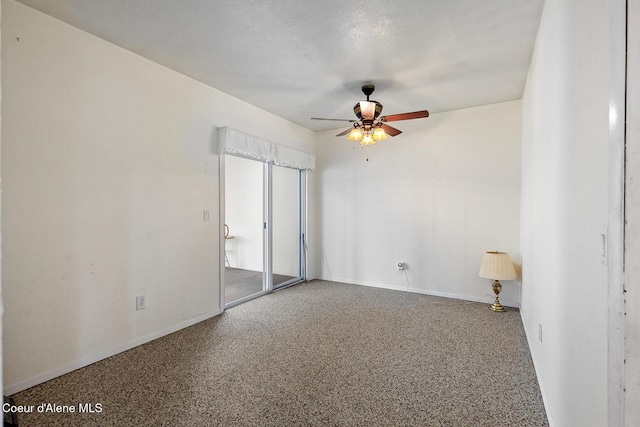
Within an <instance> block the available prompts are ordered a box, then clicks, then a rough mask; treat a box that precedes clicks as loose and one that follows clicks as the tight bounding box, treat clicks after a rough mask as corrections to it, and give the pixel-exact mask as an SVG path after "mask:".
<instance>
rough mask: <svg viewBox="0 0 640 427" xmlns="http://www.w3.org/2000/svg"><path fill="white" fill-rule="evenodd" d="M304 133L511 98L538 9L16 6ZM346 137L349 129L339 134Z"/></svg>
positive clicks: (76, 0) (137, 1)
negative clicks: (366, 89)
mask: <svg viewBox="0 0 640 427" xmlns="http://www.w3.org/2000/svg"><path fill="white" fill-rule="evenodd" d="M20 1H21V3H24V4H26V5H29V6H31V7H33V8H35V9H38V10H40V11H42V12H44V13H47V14H49V15H51V16H53V17H55V18H57V19H60V20H62V21H64V22H67V23H69V24H71V25H73V26H75V27H78V28H80V29H82V30H84V31H87V32H89V33H92V34H94V35H96V36H98V37H101V38H103V39H105V40H108V41H110V42H112V43H114V44H117V45H119V46H122V47H124V48H125V49H128V50H131V51H133V52H135V53H137V54H139V55H142V56H144V57H147V58H149V59H151V60H152V61H155V62H157V63H160V64H163V65H165V66H167V67H169V68H171V69H174V70H176V71H178V72H180V73H183V74H186V75H188V76H190V77H192V78H194V79H196V80H199V81H201V82H203V83H205V84H207V85H210V86H213V87H215V88H217V89H219V90H221V91H223V92H226V93H228V94H230V95H233V96H235V97H237V98H240V99H242V100H244V101H246V102H249V103H251V104H253V105H256V106H258V107H260V108H263V109H265V110H267V111H270V112H272V113H274V114H276V115H278V116H281V117H284V118H286V119H288V120H290V121H292V122H294V123H298V124H300V125H302V126H304V127H307V128H309V129H313V130H323V129H334V128H337V127H340V126H339V124H337V123H336V122H320V121H313V120H309V118H310V117H333V118H346V119H351V118H353V111H352V108H353V105H354V104H355V103H356V102H357V101H358V100H360V99H363V98H364V96H363V95H362V92H361V91H360V87H361V86H362V85H363V84H365V83H372V84H375V85H376V91H375V93H374V94H373V96H372V99H376V100H377V101H379V102H381V103H382V104H383V105H384V113H383V114H396V113H404V112H408V111H415V110H422V109H428V110H429V111H430V112H432V113H436V112H441V111H449V110H455V109H460V108H465V107H472V106H477V105H484V104H491V103H495V102H502V101H508V100H514V99H519V98H521V96H522V91H523V88H524V83H525V79H526V75H527V71H528V68H529V62H530V59H531V54H532V50H533V45H534V41H535V37H536V33H537V30H538V25H539V22H540V16H541V13H542V7H543V3H544V0H484V1H479V0H368V1H345V0H322V1H321V0H180V1H177V0H20ZM347 127H348V126H347Z"/></svg>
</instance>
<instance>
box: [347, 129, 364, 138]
mask: <svg viewBox="0 0 640 427" xmlns="http://www.w3.org/2000/svg"><path fill="white" fill-rule="evenodd" d="M362 138H363V136H362V131H361V130H360V128H357V127H355V128H353V129H352V130H351V133H349V140H350V141H361V140H362Z"/></svg>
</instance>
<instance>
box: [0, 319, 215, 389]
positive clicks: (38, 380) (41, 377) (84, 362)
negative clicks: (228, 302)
mask: <svg viewBox="0 0 640 427" xmlns="http://www.w3.org/2000/svg"><path fill="white" fill-rule="evenodd" d="M220 313H222V311H220V310H215V311H210V312H207V313H204V314H201V315H200V316H197V317H194V318H192V319H189V320H185V321H183V322H180V323H178V324H176V325H173V326H171V327H168V328H166V329H163V330H160V331H157V332H153V333H151V334H149V335H146V336H144V337H141V338H138V339H135V340H133V341H130V342H128V343H126V344H122V345H119V346H117V347H115V348H113V349H110V350H107V351H104V352H102V353H99V354H95V355H92V356H88V357H84V358H82V359H80V360H77V361H75V362H71V363H69V364H66V365H63V366H60V367H58V368H55V369H52V370H50V371H47V372H43V373H42V374H38V375H36V376H35V377H32V378H29V379H28V380H24V381H20V382H17V383H15V384H10V385H8V386H5V387H4V389H3V393H4V395H5V396H10V395H12V394H15V393H18V392H21V391H22V390H26V389H28V388H30V387H33V386H35V385H38V384H42V383H43V382H46V381H49V380H52V379H54V378H57V377H59V376H61V375H64V374H68V373H69V372H72V371H75V370H76V369H80V368H84V367H85V366H89V365H91V364H93V363H96V362H99V361H101V360H103V359H106V358H108V357H111V356H114V355H116V354H118V353H122V352H123V351H127V350H131V349H132V348H134V347H137V346H139V345H142V344H146V343H148V342H150V341H153V340H155V339H158V338H161V337H163V336H165V335H169V334H172V333H174V332H177V331H179V330H180V329H184V328H187V327H189V326H192V325H195V324H196V323H200V322H202V321H204V320H207V319H210V318H212V317H215V316H217V315H219V314H220Z"/></svg>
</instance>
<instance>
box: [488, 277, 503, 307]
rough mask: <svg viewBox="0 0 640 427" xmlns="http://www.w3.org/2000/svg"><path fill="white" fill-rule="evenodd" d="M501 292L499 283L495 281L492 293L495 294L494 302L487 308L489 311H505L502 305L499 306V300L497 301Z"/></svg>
mask: <svg viewBox="0 0 640 427" xmlns="http://www.w3.org/2000/svg"><path fill="white" fill-rule="evenodd" d="M501 290H502V285H501V284H500V281H499V280H496V281H495V282H493V292H494V293H495V294H496V300H495V302H494V303H493V304H491V305H490V306H489V309H490V310H491V311H496V312H500V313H501V312H503V311H506V309H505V308H504V306H503V305H502V304H500V300H499V299H498V294H500V291H501Z"/></svg>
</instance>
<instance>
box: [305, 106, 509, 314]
mask: <svg viewBox="0 0 640 427" xmlns="http://www.w3.org/2000/svg"><path fill="white" fill-rule="evenodd" d="M427 107H428V106H427ZM397 127H398V128H399V129H401V130H402V131H403V132H404V133H403V134H401V135H400V136H397V137H395V138H389V139H387V140H386V141H383V142H379V143H377V144H375V145H374V146H372V147H371V148H369V149H368V150H366V149H360V148H355V147H358V146H359V145H358V143H355V142H351V141H348V140H347V138H346V137H341V138H335V137H334V135H335V134H336V133H337V131H332V132H323V133H321V134H320V136H319V138H318V147H317V161H318V173H317V176H316V180H317V208H318V210H317V217H318V224H320V225H321V227H320V229H319V230H318V234H319V241H320V247H321V248H322V249H321V253H319V256H320V258H319V259H317V260H316V263H317V265H318V268H319V276H320V277H321V278H323V279H327V280H335V281H340V282H351V283H358V284H364V285H371V286H381V287H386V288H393V289H403V290H409V291H414V292H421V293H430V294H435V295H444V296H451V297H456V298H463V299H469V300H479V301H485V302H491V301H492V300H493V296H492V295H493V291H492V289H491V281H490V280H487V279H482V278H480V277H478V270H479V268H480V263H481V261H482V257H483V255H484V252H485V251H493V250H501V251H507V252H509V254H510V255H511V257H512V260H513V261H514V263H516V264H518V263H519V261H520V251H519V247H520V240H519V215H520V213H519V207H520V140H521V103H520V101H512V102H505V103H500V104H493V105H488V106H483V107H477V108H469V109H464V110H458V111H452V112H447V113H441V114H433V115H432V116H431V117H429V118H427V119H420V120H409V121H403V122H398V123H397ZM367 151H368V157H369V161H366V157H367ZM399 261H404V262H406V263H407V264H408V269H407V270H404V271H398V269H397V267H396V264H397V262H399ZM501 301H502V302H503V304H506V305H512V306H517V305H519V302H520V284H519V281H508V282H507V281H505V282H504V283H503V291H502V294H501Z"/></svg>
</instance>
